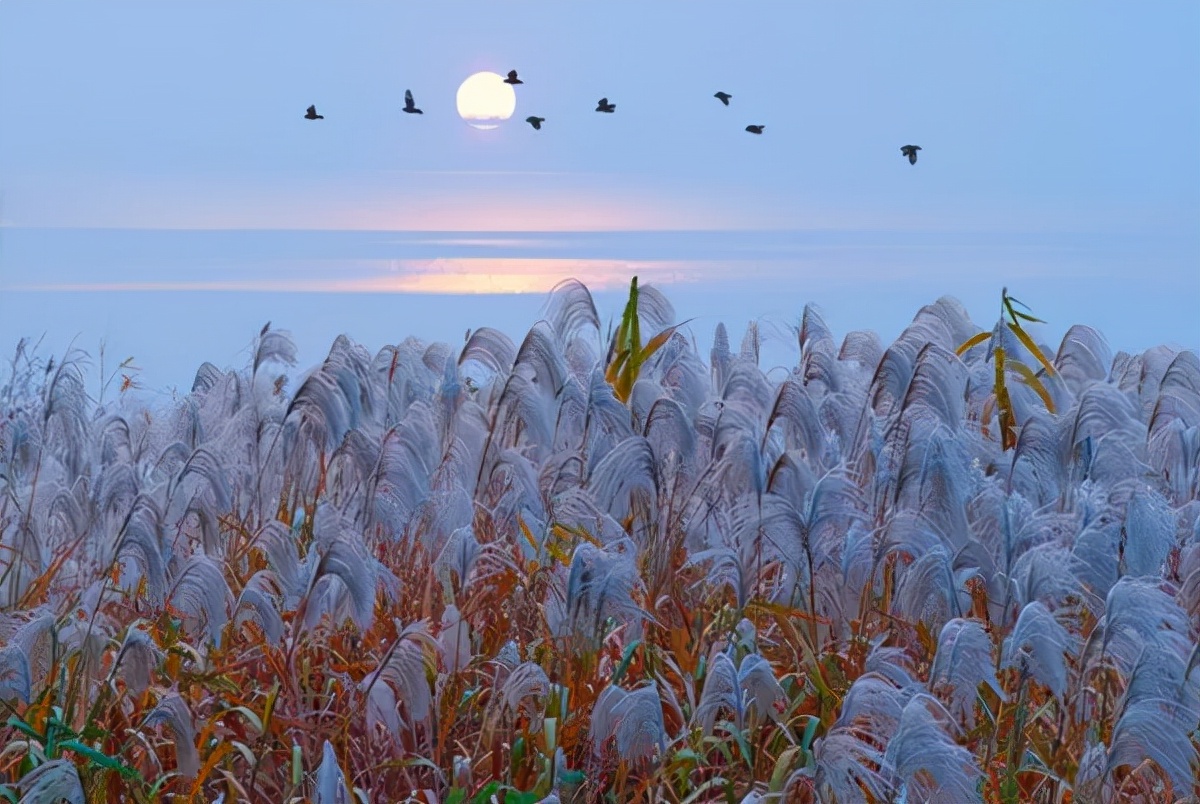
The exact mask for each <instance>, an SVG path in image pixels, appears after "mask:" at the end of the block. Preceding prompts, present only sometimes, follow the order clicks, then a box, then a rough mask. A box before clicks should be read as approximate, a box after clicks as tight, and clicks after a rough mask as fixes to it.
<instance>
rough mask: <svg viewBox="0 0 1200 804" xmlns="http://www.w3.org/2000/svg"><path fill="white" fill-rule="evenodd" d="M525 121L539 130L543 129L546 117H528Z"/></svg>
mask: <svg viewBox="0 0 1200 804" xmlns="http://www.w3.org/2000/svg"><path fill="white" fill-rule="evenodd" d="M525 122H526V123H528V124H529V125H531V126H533V127H534V128H535V129H537V130H538V131H541V130H542V123H545V122H546V118H544V117H526V118H525Z"/></svg>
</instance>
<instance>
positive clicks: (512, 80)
mask: <svg viewBox="0 0 1200 804" xmlns="http://www.w3.org/2000/svg"><path fill="white" fill-rule="evenodd" d="M504 83H506V84H524V83H525V82H524V81H522V80H521V79H520V78H517V71H516V70H509V71H508V78H505V79H504Z"/></svg>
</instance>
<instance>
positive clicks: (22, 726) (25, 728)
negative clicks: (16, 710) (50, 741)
mask: <svg viewBox="0 0 1200 804" xmlns="http://www.w3.org/2000/svg"><path fill="white" fill-rule="evenodd" d="M5 725H7V726H11V727H12V728H14V729H16V730H17V731H19V732H22V733H23V734H25V735H27V736H29V737H32V738H33V739H35V740H37V741H38V742H39V743H41V744H42V745H45V744H46V738H45V737H44V736H43V735H41V734H39V733H38V732H36V731H34V728H33V726H30V725H29V724H28V723H26V722H25V721H24V720H21V718H19V717H17V716H16V715H13V716H12V717H10V718H9V719H8V720H7V721H5Z"/></svg>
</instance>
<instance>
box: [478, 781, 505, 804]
mask: <svg viewBox="0 0 1200 804" xmlns="http://www.w3.org/2000/svg"><path fill="white" fill-rule="evenodd" d="M502 787H504V785H502V784H501V783H500V782H488V783H487V784H485V785H484V786H483V787H481V788H480V789H479V792H478V793H476V794H475V795H474V796H473V797H472V798H471V804H491V801H492V796H494V795H496V794H497V793H499V792H500V789H501V788H502Z"/></svg>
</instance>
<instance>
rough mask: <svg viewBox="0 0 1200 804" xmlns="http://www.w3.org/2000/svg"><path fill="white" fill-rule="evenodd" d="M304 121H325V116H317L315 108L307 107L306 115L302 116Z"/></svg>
mask: <svg viewBox="0 0 1200 804" xmlns="http://www.w3.org/2000/svg"><path fill="white" fill-rule="evenodd" d="M304 119H305V120H324V119H325V115H323V114H317V107H316V106H309V107H308V113H307V114H305V115H304Z"/></svg>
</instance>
